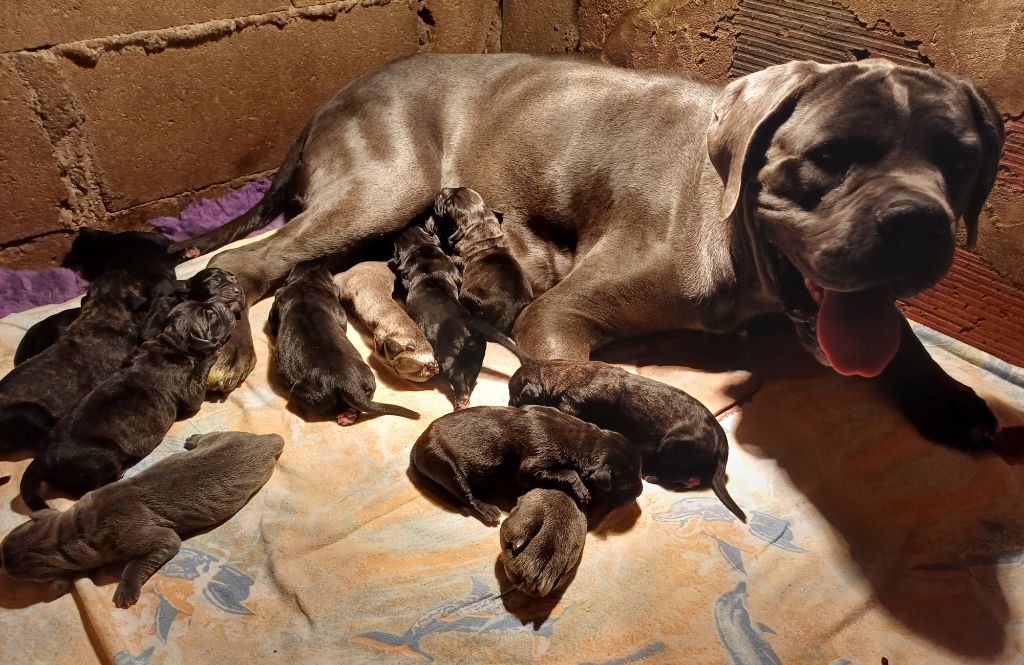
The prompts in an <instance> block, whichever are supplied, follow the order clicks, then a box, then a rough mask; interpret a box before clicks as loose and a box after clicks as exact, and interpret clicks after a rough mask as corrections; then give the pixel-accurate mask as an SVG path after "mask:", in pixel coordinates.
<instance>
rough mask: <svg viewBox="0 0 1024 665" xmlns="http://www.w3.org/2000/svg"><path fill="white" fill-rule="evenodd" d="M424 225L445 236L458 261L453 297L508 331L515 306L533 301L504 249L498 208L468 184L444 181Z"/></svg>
mask: <svg viewBox="0 0 1024 665" xmlns="http://www.w3.org/2000/svg"><path fill="white" fill-rule="evenodd" d="M431 227H432V228H431ZM428 228H430V229H431V230H433V231H434V232H435V233H437V234H438V235H439V236H441V237H442V238H447V242H448V244H449V245H451V247H452V249H453V250H454V251H455V254H456V255H457V257H458V259H459V260H460V261H461V262H462V289H461V290H460V292H459V302H461V303H462V304H463V305H465V307H466V309H468V310H469V312H470V314H473V315H474V316H478V317H480V318H482V319H483V320H484V321H487V322H488V323H490V324H492V325H493V326H494V327H495V328H497V329H498V330H500V331H501V332H503V333H505V334H506V335H507V334H510V333H511V332H512V325H513V324H514V323H515V322H516V318H517V317H518V316H519V312H521V311H523V308H524V307H526V306H527V305H529V304H530V303H531V302H532V301H533V288H532V287H531V286H530V281H529V280H528V279H526V273H524V272H523V269H522V266H520V265H519V262H518V261H516V260H515V258H514V257H513V256H512V253H511V252H510V251H509V250H508V243H507V241H506V240H505V234H504V232H503V231H502V230H501V217H500V216H499V214H498V213H496V212H495V211H493V210H491V209H489V208H487V207H486V206H485V205H484V200H483V197H481V196H480V195H479V194H478V193H477V192H475V191H474V190H472V189H470V188H468V187H447V188H445V189H442V190H441V193H440V194H438V195H437V198H436V199H435V200H434V217H433V218H431V220H429V221H428Z"/></svg>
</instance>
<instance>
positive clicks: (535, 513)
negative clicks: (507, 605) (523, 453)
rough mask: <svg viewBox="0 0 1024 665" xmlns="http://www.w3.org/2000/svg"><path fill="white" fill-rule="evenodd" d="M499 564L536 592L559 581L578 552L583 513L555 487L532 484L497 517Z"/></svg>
mask: <svg viewBox="0 0 1024 665" xmlns="http://www.w3.org/2000/svg"><path fill="white" fill-rule="evenodd" d="M498 535H499V537H500V538H501V565H502V567H503V568H504V569H505V575H506V576H507V577H508V579H509V581H510V582H512V584H514V585H515V586H516V587H517V588H518V589H519V590H520V591H522V592H523V593H525V594H527V595H530V596H537V597H542V596H546V595H548V594H549V593H551V592H552V591H558V590H559V589H562V588H563V587H565V586H566V585H567V584H568V583H569V581H570V580H571V579H572V571H573V569H574V568H575V567H576V564H577V563H579V561H580V558H581V557H582V556H583V543H584V541H585V540H586V537H587V516H586V515H585V514H584V513H583V511H582V510H580V508H579V506H577V505H576V502H575V501H573V500H572V498H571V497H570V496H569V495H568V494H566V493H565V492H562V491H561V490H552V489H540V488H538V489H534V490H530V491H529V492H527V493H526V494H524V495H523V496H521V497H519V500H518V501H516V505H515V508H513V509H512V512H510V513H509V514H508V517H506V518H505V521H504V522H502V523H501V529H500V530H499V532H498Z"/></svg>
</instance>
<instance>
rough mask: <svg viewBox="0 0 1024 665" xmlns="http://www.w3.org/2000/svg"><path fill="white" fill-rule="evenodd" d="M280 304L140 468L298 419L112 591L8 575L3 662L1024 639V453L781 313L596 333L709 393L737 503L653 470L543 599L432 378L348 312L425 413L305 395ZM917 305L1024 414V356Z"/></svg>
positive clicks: (254, 316) (540, 657)
mask: <svg viewBox="0 0 1024 665" xmlns="http://www.w3.org/2000/svg"><path fill="white" fill-rule="evenodd" d="M243 242H245V241H243ZM207 258H208V257H202V258H200V259H196V260H194V261H192V262H189V263H187V264H184V265H183V266H181V268H180V270H179V273H180V275H181V276H183V277H184V276H188V275H190V274H192V273H194V272H195V271H197V270H199V269H200V268H201V267H203V266H204V265H205V263H206V260H207ZM270 304H271V301H270V300H264V301H262V302H260V303H258V304H256V305H255V306H254V307H253V308H252V310H251V313H250V316H251V321H252V323H253V328H254V330H255V335H256V348H257V351H258V355H259V362H258V364H257V366H256V369H255V371H254V372H253V373H252V375H251V376H250V377H249V380H248V381H247V382H246V383H245V384H244V385H243V386H242V387H241V388H240V389H238V390H236V391H235V392H234V393H232V394H231V395H230V396H229V397H228V398H227V399H226V400H225V401H222V402H207V403H206V404H205V405H204V407H203V408H202V410H201V411H200V413H199V414H198V415H196V416H195V417H193V418H191V419H189V420H187V421H183V422H179V423H177V424H175V425H174V427H173V428H172V429H171V431H170V432H169V434H168V436H167V437H166V439H165V440H164V442H163V443H162V445H161V446H160V447H159V448H158V449H157V451H156V452H155V453H154V454H153V455H151V456H150V457H149V458H147V459H146V460H144V461H143V462H142V463H141V464H140V465H139V466H138V467H136V469H135V470H133V472H134V471H137V470H138V469H141V468H144V467H145V466H147V465H149V464H152V463H153V462H154V461H155V460H157V459H160V458H161V457H164V456H166V455H169V454H172V453H174V452H176V451H178V450H180V449H181V447H182V444H183V442H184V440H185V438H187V437H188V436H189V435H191V434H193V433H196V432H208V431H214V430H228V429H230V430H243V431H250V432H257V433H264V432H277V433H279V434H281V435H282V436H283V437H284V438H285V441H286V446H285V450H284V453H283V455H282V456H281V458H280V460H279V463H278V467H277V470H276V471H275V473H274V476H273V477H272V478H271V479H270V481H269V482H268V483H267V485H266V486H265V487H264V488H263V489H262V490H261V491H260V492H259V493H258V494H257V495H256V496H255V497H254V498H253V499H252V500H251V501H250V502H249V504H248V505H246V507H245V508H244V509H243V510H242V511H241V512H240V513H239V514H238V515H236V516H235V517H234V518H233V519H231V520H230V521H228V522H227V523H226V524H224V525H223V526H221V527H220V528H217V529H215V530H213V531H211V532H209V533H205V534H202V535H199V536H196V537H194V538H191V539H189V540H187V541H185V544H184V546H183V547H182V550H181V552H180V553H179V554H178V555H177V556H176V557H175V558H174V559H173V560H172V561H171V562H169V563H168V564H167V565H165V566H164V567H163V569H162V570H161V571H160V572H159V573H157V574H156V575H155V576H154V577H153V579H152V580H150V582H149V583H148V584H147V585H146V586H145V587H144V589H143V594H142V598H141V600H140V602H139V603H138V605H137V606H135V607H133V608H131V609H128V610H120V609H117V608H115V607H114V605H113V603H112V601H111V598H112V595H113V592H114V588H115V586H116V577H115V575H116V573H117V571H116V570H113V571H111V570H107V571H100V572H98V573H96V574H94V575H92V576H91V577H82V578H80V579H79V580H78V581H77V582H76V583H75V585H74V587H73V589H72V591H71V592H69V593H67V594H66V595H64V596H62V597H59V598H54V596H53V594H52V592H51V591H50V590H49V589H48V588H47V587H45V586H38V585H33V584H29V583H23V582H18V581H15V580H11V579H10V578H7V577H6V576H2V575H0V654H3V656H2V657H3V662H4V663H10V664H12V665H14V664H20V663H54V664H61V663H67V664H68V665H71V664H73V665H83V664H85V663H90V662H99V663H116V664H117V665H158V664H165V663H167V664H169V663H216V664H220V665H226V664H229V663H256V662H259V663H393V664H395V665H403V664H411V663H417V662H424V661H436V662H438V663H467V664H479V663H572V664H579V665H582V664H584V663H587V664H595V665H596V664H602V665H612V664H615V665H620V664H626V663H685V664H687V665H700V664H705V663H706V664H718V663H722V664H728V663H736V664H740V665H754V664H776V663H787V664H804V663H822V664H829V665H869V664H871V665H877V664H878V663H881V662H883V660H882V659H883V658H886V659H888V662H889V663H891V664H892V665H903V664H908V663H927V664H928V665H945V664H949V665H954V664H955V665H962V664H965V663H1007V664H1019V663H1024V653H1022V648H1021V638H1022V637H1024V467H1020V466H1015V465H1013V464H1011V463H1008V462H1007V461H1005V460H1004V459H1002V458H1000V457H997V456H993V455H979V456H971V455H967V454H964V453H962V452H958V451H955V450H950V449H947V448H943V447H941V446H938V445H935V444H932V443H929V442H928V441H926V440H924V439H922V438H921V437H920V436H918V435H917V434H916V433H915V432H914V430H913V429H912V428H911V427H910V425H909V424H907V423H906V422H905V421H904V420H903V418H902V417H901V416H900V415H899V413H897V411H896V410H895V409H894V408H893V407H891V406H890V405H888V404H887V403H886V401H885V400H884V398H883V396H882V395H881V393H880V392H879V390H878V389H877V386H875V385H873V384H872V383H871V382H869V381H866V380H859V379H847V378H843V377H840V376H838V375H836V374H834V373H832V372H830V371H828V370H826V369H824V368H821V367H818V366H816V365H815V363H814V362H813V361H812V360H810V359H809V358H808V357H807V356H806V355H805V354H803V353H802V352H801V351H800V350H799V349H798V348H797V346H796V343H795V341H794V336H793V335H792V334H791V333H790V332H789V331H788V330H784V329H781V330H773V329H769V330H761V331H758V332H754V333H750V334H747V335H732V336H709V335H702V334H697V333H680V334H673V335H666V336H659V337H654V338H646V339H642V340H637V341H634V342H630V343H627V344H619V345H616V347H615V348H613V349H610V350H608V351H607V352H606V353H605V354H604V356H603V357H604V358H605V359H608V360H610V361H612V362H617V363H620V364H622V365H623V366H624V367H626V368H627V369H630V370H631V371H637V372H640V373H641V374H644V375H646V376H650V377H652V378H655V379H658V380H661V381H665V382H667V383H670V384H672V385H675V386H678V387H680V388H683V389H685V390H687V391H689V392H691V393H692V394H694V395H695V396H696V397H698V398H699V399H701V400H702V401H703V402H704V403H705V404H707V405H708V406H709V407H710V408H711V409H712V410H714V411H716V412H721V416H720V419H721V422H722V424H723V425H724V427H725V428H726V430H727V431H728V433H729V437H730V443H731V452H730V459H729V467H728V472H729V488H730V491H731V492H732V494H733V496H734V497H735V498H736V500H737V501H738V502H739V504H740V505H741V506H742V507H743V508H744V509H745V510H746V512H747V515H748V522H747V523H746V524H743V523H741V522H739V521H738V520H737V519H736V518H735V517H734V516H733V515H732V514H730V513H729V512H728V511H727V510H726V509H725V508H724V507H723V506H722V505H721V504H720V503H719V502H718V501H717V500H716V499H715V498H714V496H713V495H712V494H711V493H710V491H692V492H685V493H681V492H671V491H667V490H664V489H662V488H659V487H657V486H655V485H650V484H645V488H644V492H643V494H642V495H641V496H640V497H639V499H638V500H637V502H636V503H635V504H631V505H629V506H626V507H623V508H620V509H618V510H617V511H615V512H614V513H612V514H611V515H610V516H609V517H608V518H607V519H605V520H604V521H603V522H602V523H601V524H600V525H599V526H598V527H597V528H596V529H595V530H593V531H592V532H591V533H590V534H588V537H587V543H586V548H585V551H584V554H583V560H582V562H581V563H580V565H579V568H578V570H577V572H576V576H575V579H574V581H573V582H572V583H571V584H570V585H569V587H568V589H567V590H566V591H565V592H564V594H563V595H561V596H560V597H558V598H549V599H541V600H533V599H529V598H526V597H524V596H522V595H520V594H519V593H518V592H517V591H515V590H513V589H510V588H509V586H508V584H507V582H506V581H505V580H504V578H503V575H502V573H501V569H500V564H498V562H497V559H498V551H499V545H498V530H497V528H493V527H487V526H484V525H483V524H481V523H480V522H479V521H477V520H476V519H474V518H472V517H468V516H466V515H464V514H462V513H460V512H457V510H456V509H455V508H454V506H453V504H452V503H451V502H448V501H445V500H444V499H443V498H441V497H436V496H430V495H425V494H424V493H422V492H421V491H420V489H418V488H417V487H416V486H415V485H414V484H413V482H411V480H410V477H409V476H408V465H409V448H410V446H411V444H412V442H413V441H415V439H416V437H417V436H418V435H419V433H420V432H421V431H422V430H423V429H424V428H425V427H426V426H427V425H428V424H429V423H430V421H431V420H432V419H434V418H436V417H439V416H441V415H443V414H445V413H448V412H449V411H450V410H451V406H450V404H449V402H448V401H447V399H446V398H445V397H444V395H443V394H442V393H440V392H439V391H438V390H437V389H436V388H435V387H434V386H430V385H426V386H424V385H416V384H409V383H406V382H403V381H402V380H400V379H398V378H396V377H395V376H394V375H392V374H390V373H389V372H388V371H387V370H386V369H384V368H383V367H382V366H381V364H380V363H378V362H377V361H376V360H375V359H374V358H373V357H372V355H371V348H370V347H369V346H368V345H367V341H368V340H367V338H366V337H365V333H364V331H362V330H360V329H359V327H358V326H357V325H352V326H350V329H349V336H350V337H351V338H352V340H353V342H355V344H356V345H357V347H358V348H359V349H360V350H361V351H362V353H363V354H364V356H365V357H366V358H367V359H368V361H369V362H370V364H371V365H372V366H373V367H374V369H375V370H376V371H377V376H378V391H377V395H376V399H378V400H380V401H392V402H397V403H400V404H403V405H405V406H408V407H410V408H413V409H416V410H417V411H419V412H420V413H421V414H422V418H421V419H420V420H418V421H413V420H406V419H402V418H394V417H382V418H376V419H364V420H361V421H360V422H358V423H357V424H356V425H354V426H351V427H345V428H342V427H339V426H338V425H337V424H336V423H334V422H333V421H323V422H306V421H304V420H302V419H301V418H300V417H299V416H297V415H296V414H295V413H293V412H291V411H290V410H289V409H288V408H287V406H286V400H285V398H284V396H283V393H282V392H281V389H280V387H279V386H277V385H276V383H275V382H274V381H273V380H272V377H271V375H270V371H271V367H270V347H269V342H268V339H267V336H266V333H265V322H266V318H267V314H268V311H269V308H270ZM61 307H62V306H47V307H41V308H37V309H34V310H30V311H28V312H24V313H21V314H16V315H12V316H9V317H7V318H6V319H3V320H2V321H0V371H2V372H6V371H7V370H8V369H9V368H10V366H11V359H12V357H13V354H14V349H15V347H16V345H17V342H18V340H19V339H20V337H21V335H22V334H23V332H24V330H25V329H26V328H27V327H28V326H29V325H31V324H32V323H34V322H35V321H38V320H40V319H42V318H43V317H45V316H47V315H49V314H51V313H53V312H54V311H57V310H58V309H60V308H61ZM917 331H918V333H919V334H920V335H921V337H922V338H923V339H924V340H925V341H926V343H927V344H928V345H929V348H930V350H931V352H932V353H933V354H934V355H935V357H936V358H937V359H938V361H939V362H940V363H941V364H942V365H943V367H945V368H946V369H947V370H948V371H949V372H951V373H952V374H953V375H954V376H955V377H957V378H958V379H960V380H962V381H965V382H966V383H968V384H969V385H971V386H973V387H974V388H975V389H976V390H977V391H978V392H979V393H980V394H981V395H982V396H984V397H985V398H986V399H987V400H988V401H989V403H990V404H991V405H992V406H993V408H994V409H995V410H996V412H997V414H998V416H999V418H1000V421H1001V422H1002V424H1003V426H1004V428H1005V431H1004V435H1005V436H1006V440H1007V441H1009V442H1010V443H1011V444H1012V442H1013V441H1014V440H1016V441H1018V442H1019V441H1020V439H1021V437H1020V436H1019V434H1020V432H1021V429H1020V428H1021V426H1024V414H1022V412H1024V389H1022V387H1021V386H1024V372H1022V371H1021V370H1020V369H1019V368H1015V367H1012V366H1009V365H1007V364H1005V363H1002V362H1000V361H998V360H997V359H995V358H992V357H990V356H987V355H985V354H982V353H979V352H977V351H975V350H973V349H970V348H968V347H965V346H963V345H961V344H958V343H956V342H955V341H953V340H950V339H948V338H945V337H943V336H941V335H938V334H937V333H934V332H933V331H930V330H928V329H926V328H921V327H918V328H917ZM516 367H517V363H516V361H515V359H514V357H513V356H512V355H511V354H510V353H508V352H507V351H505V350H504V349H502V348H500V347H498V346H496V345H493V344H492V345H490V346H489V348H488V353H487V359H486V363H485V369H484V371H483V373H482V374H481V377H480V383H479V386H478V387H477V389H476V392H475V393H474V394H473V404H477V405H481V404H496V405H498V404H505V403H506V402H507V399H508V392H507V388H506V381H507V378H508V377H509V376H510V375H511V373H512V372H514V371H515V369H516ZM27 463H28V460H27V459H7V460H3V461H0V475H5V474H10V475H11V476H12V481H11V482H10V483H8V484H7V485H5V486H2V487H0V504H2V505H0V533H6V532H7V531H8V530H9V529H11V528H13V527H14V526H16V525H17V524H19V523H21V522H22V521H24V520H25V514H26V509H25V506H24V504H23V503H22V502H21V500H20V499H19V498H18V495H17V486H18V480H19V478H20V475H21V472H22V471H23V470H24V468H25V466H26V465H27ZM53 503H54V504H55V505H56V506H58V507H63V506H66V505H69V502H68V501H67V500H64V499H58V500H56V501H54V502H53Z"/></svg>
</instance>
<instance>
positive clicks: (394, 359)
mask: <svg viewBox="0 0 1024 665" xmlns="http://www.w3.org/2000/svg"><path fill="white" fill-rule="evenodd" d="M334 283H335V284H337V285H338V288H339V289H341V300H342V302H344V303H345V304H346V305H348V306H349V307H350V308H351V309H352V312H353V313H354V314H355V316H356V318H358V319H359V320H360V321H361V322H362V323H363V325H364V326H366V327H367V329H369V331H370V332H371V333H372V334H373V345H374V348H375V349H376V350H377V353H378V354H379V355H380V356H381V357H382V358H384V360H386V361H387V363H388V364H389V365H390V366H391V367H392V368H393V369H394V370H395V371H396V372H397V373H398V374H399V375H400V376H402V377H403V378H405V379H409V380H410V381H417V382H422V381H429V380H430V379H432V378H433V377H434V375H436V374H437V369H438V368H437V360H435V359H434V352H433V350H432V349H431V348H430V342H429V341H427V338H426V337H424V336H423V332H422V331H421V330H420V329H419V328H418V327H416V322H415V321H413V320H412V319H411V318H409V315H408V314H407V313H406V312H405V310H404V309H402V306H401V305H399V304H398V303H397V302H396V301H395V299H394V297H393V296H394V292H395V273H393V272H391V269H390V268H389V267H388V264H387V262H385V261H363V262H362V263H357V264H356V265H354V266H352V267H351V268H349V269H348V270H346V271H345V272H343V273H341V274H340V275H335V276H334Z"/></svg>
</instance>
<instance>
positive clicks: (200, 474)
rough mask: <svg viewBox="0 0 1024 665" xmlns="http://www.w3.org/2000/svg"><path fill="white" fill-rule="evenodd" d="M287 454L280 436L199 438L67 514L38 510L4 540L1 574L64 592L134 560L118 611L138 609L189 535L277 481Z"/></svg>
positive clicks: (117, 595) (221, 434) (125, 577)
mask: <svg viewBox="0 0 1024 665" xmlns="http://www.w3.org/2000/svg"><path fill="white" fill-rule="evenodd" d="M283 448H284V440H283V439H282V438H281V437H280V436H278V435H277V434H265V435H262V436H260V435H256V434H247V433H245V432H213V433H211V434H196V435H194V436H192V437H190V438H189V439H188V441H186V442H185V449H186V450H188V451H191V452H183V453H177V454H174V455H171V456H169V457H166V458H164V459H162V460H160V461H158V462H157V463H155V464H154V465H153V466H151V467H149V468H147V469H145V470H143V471H141V472H139V473H138V474H136V475H134V476H132V477H131V478H125V479H123V480H119V481H117V482H116V483H113V484H110V485H107V486H106V487H101V488H99V489H97V490H94V491H92V492H89V493H88V494H86V495H85V496H83V497H82V498H81V499H80V500H79V501H77V502H76V503H75V504H74V505H73V506H71V507H70V508H69V509H67V510H65V511H63V512H62V511H58V510H53V509H46V510H39V511H36V512H34V513H32V514H31V515H30V519H29V521H28V522H25V523H24V524H22V525H20V526H18V527H16V528H15V529H14V530H13V531H11V532H10V533H9V534H8V535H7V537H6V538H4V540H3V542H0V567H2V568H3V569H4V571H5V572H6V573H7V574H8V575H11V576H12V577H17V578H20V579H25V580H30V581H34V582H52V583H54V585H55V586H58V587H59V588H62V589H66V588H67V586H68V585H69V584H70V583H71V581H72V580H73V579H74V577H75V576H76V574H77V573H79V572H81V571H87V570H93V569H95V568H99V567H101V566H105V565H107V564H111V563H118V562H122V561H126V562H127V565H126V566H125V567H124V570H123V571H122V573H121V581H120V583H119V584H118V585H117V591H116V592H115V593H114V604H115V605H117V606H118V607H130V606H132V605H134V604H135V603H136V602H137V601H138V599H139V594H140V592H141V591H142V585H143V584H145V583H146V581H147V580H148V579H149V578H150V577H152V576H153V574H154V573H155V572H156V571H157V570H159V569H160V567H161V566H163V565H164V564H165V563H167V562H168V561H170V560H171V558H172V557H174V555H175V554H177V553H178V549H179V548H180V547H181V539H182V538H183V537H186V536H188V535H190V534H193V533H195V532H197V531H201V530H203V529H208V528H210V527H213V526H216V525H218V524H221V523H223V522H225V521H226V520H228V519H230V518H231V517H232V516H233V515H234V514H235V513H237V512H238V511H239V510H241V509H242V506H244V505H245V504H246V502H247V501H248V500H249V499H250V498H251V497H252V495H254V494H255V493H256V492H257V491H258V490H259V489H260V488H261V487H262V486H263V485H264V483H266V482H267V480H269V479H270V476H271V474H272V473H273V472H274V463H275V459H276V458H277V457H278V456H279V455H280V454H281V451H282V449H283Z"/></svg>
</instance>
